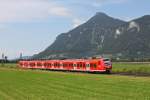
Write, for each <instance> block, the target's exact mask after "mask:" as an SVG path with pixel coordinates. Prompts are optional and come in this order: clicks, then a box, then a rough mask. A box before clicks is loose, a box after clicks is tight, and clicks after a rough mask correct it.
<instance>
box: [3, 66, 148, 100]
mask: <svg viewBox="0 0 150 100" xmlns="http://www.w3.org/2000/svg"><path fill="white" fill-rule="evenodd" d="M119 65H120V64H118V63H114V69H113V71H118V72H119V71H120V72H121V71H122V70H125V69H124V66H122V65H120V67H119ZM137 66H138V65H137ZM140 66H141V67H142V66H145V65H140ZM122 67H123V68H122ZM128 68H130V67H129V66H128ZM146 68H147V67H146ZM135 69H136V68H135ZM130 70H134V69H133V68H132V67H131V69H130ZM125 71H126V70H125ZM146 72H148V71H147V70H146ZM0 100H150V77H137V76H123V75H113V74H110V75H107V74H89V73H72V72H58V71H43V70H24V69H19V68H17V67H16V64H5V65H0Z"/></svg>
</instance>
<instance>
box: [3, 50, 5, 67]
mask: <svg viewBox="0 0 150 100" xmlns="http://www.w3.org/2000/svg"><path fill="white" fill-rule="evenodd" d="M4 58H5V55H4V53H2V66H3V65H4Z"/></svg>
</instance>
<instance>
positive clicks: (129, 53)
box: [34, 12, 150, 59]
mask: <svg viewBox="0 0 150 100" xmlns="http://www.w3.org/2000/svg"><path fill="white" fill-rule="evenodd" d="M149 31H150V15H144V16H142V17H140V18H136V19H133V20H131V21H128V22H126V21H123V20H120V19H117V18H113V17H110V16H108V15H107V14H105V13H101V12H99V13H96V14H95V16H93V17H92V18H90V19H89V20H88V21H87V22H86V23H83V24H82V25H80V26H78V27H76V28H75V29H72V30H71V31H69V32H67V33H62V34H60V35H58V36H57V37H56V40H55V41H54V43H53V44H52V45H50V46H49V47H48V48H46V49H45V50H44V51H42V52H40V53H39V54H37V55H34V58H43V59H50V58H51V59H53V58H81V57H89V56H95V55H110V56H111V57H122V58H134V57H135V58H136V57H139V56H141V57H147V56H149V55H150V53H149V52H148V51H149V50H150V41H149V39H148V38H149V37H150V34H149ZM147 44H148V45H147Z"/></svg>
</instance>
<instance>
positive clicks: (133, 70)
mask: <svg viewBox="0 0 150 100" xmlns="http://www.w3.org/2000/svg"><path fill="white" fill-rule="evenodd" d="M112 71H113V73H128V74H134V75H150V62H147V63H134V62H130V63H129V62H116V63H113V70H112Z"/></svg>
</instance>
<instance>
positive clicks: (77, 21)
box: [72, 18, 84, 28]
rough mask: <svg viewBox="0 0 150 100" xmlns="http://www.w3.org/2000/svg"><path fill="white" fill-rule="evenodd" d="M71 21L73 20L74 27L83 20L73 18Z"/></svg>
mask: <svg viewBox="0 0 150 100" xmlns="http://www.w3.org/2000/svg"><path fill="white" fill-rule="evenodd" d="M72 22H73V27H74V28H75V27H77V26H79V25H81V24H82V23H83V22H84V21H82V20H80V19H78V18H74V19H73V21H72Z"/></svg>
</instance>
